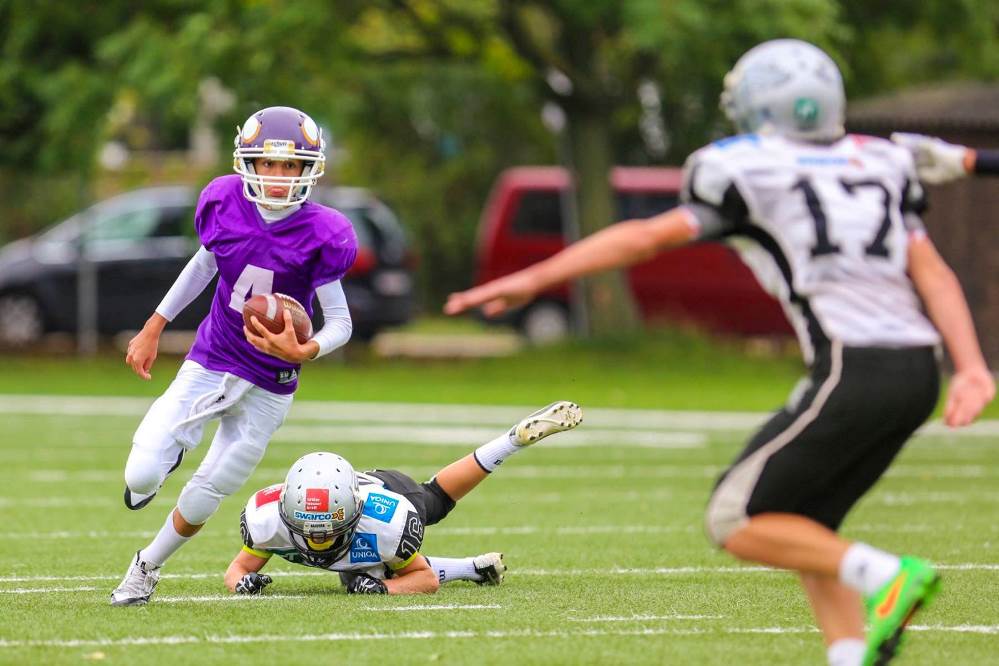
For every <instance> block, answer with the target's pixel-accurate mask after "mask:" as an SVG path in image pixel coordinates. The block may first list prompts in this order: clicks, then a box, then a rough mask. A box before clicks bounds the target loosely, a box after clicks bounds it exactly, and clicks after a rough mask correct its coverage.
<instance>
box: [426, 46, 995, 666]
mask: <svg viewBox="0 0 999 666" xmlns="http://www.w3.org/2000/svg"><path fill="white" fill-rule="evenodd" d="M845 101H846V100H845V96H844V93H843V82H842V79H841V77H840V73H839V70H838V68H837V67H836V64H835V63H834V62H833V61H832V59H831V58H829V56H827V55H826V54H825V53H823V52H822V51H821V50H819V49H818V48H816V47H814V46H812V45H811V44H807V43H805V42H800V41H797V40H776V41H773V42H767V43H764V44H762V45H760V46H758V47H756V48H754V49H752V50H751V51H749V52H748V53H747V54H746V55H744V56H743V57H742V58H741V59H740V60H739V61H738V63H736V66H735V67H734V69H733V70H732V72H730V73H729V74H728V75H727V76H726V77H725V86H724V93H723V94H722V106H723V108H724V109H725V111H726V113H727V114H728V116H729V118H731V119H732V120H733V121H734V122H735V124H736V126H737V127H739V129H740V130H741V131H744V132H752V133H751V134H743V135H740V136H736V137H732V138H729V139H725V140H723V141H719V142H717V143H715V144H713V145H710V146H707V147H705V148H702V149H701V150H699V151H697V152H695V153H694V154H693V155H691V157H690V158H689V159H688V161H687V164H686V167H685V183H684V191H683V198H684V202H685V205H683V206H681V207H679V208H676V209H674V210H672V211H668V212H666V213H663V214H661V215H657V216H655V217H652V218H649V219H647V220H630V221H625V222H621V223H619V224H614V225H612V226H610V227H608V228H606V229H604V230H602V231H599V232H597V233H595V234H593V235H592V236H589V237H588V238H584V239H583V240H581V241H579V242H578V243H574V244H573V245H570V246H569V247H567V248H566V249H565V250H563V251H562V252H560V253H559V254H557V255H555V256H553V257H551V258H549V259H546V260H544V261H542V262H539V263H538V264H535V265H534V266H531V267H529V268H526V269H524V270H522V271H518V272H516V273H513V274H511V275H508V276H506V277H503V278H499V279H498V280H495V281H493V282H489V283H487V284H484V285H481V286H479V287H476V288H474V289H470V290H468V291H466V292H463V293H457V294H452V295H451V297H450V298H449V299H448V302H447V304H446V306H445V312H446V313H448V314H456V313H459V312H462V311H464V310H467V309H469V308H473V307H478V306H482V308H483V310H484V312H485V314H487V315H496V314H499V313H501V312H503V311H505V310H507V309H509V308H513V307H517V306H521V305H524V304H526V303H528V302H530V300H531V299H533V298H534V297H535V296H536V295H537V294H539V293H542V292H544V291H546V290H547V289H550V288H552V287H553V286H555V285H558V284H560V283H562V282H565V281H566V280H569V279H572V278H575V277H579V276H582V275H586V274H589V273H595V272H598V271H602V270H609V269H613V268H620V267H623V266H628V265H631V264H636V263H639V262H641V261H645V260H647V259H649V258H650V257H652V256H653V255H654V254H655V253H657V252H660V251H662V250H665V249H667V248H670V247H675V246H678V245H682V244H684V243H689V242H694V241H697V240H713V239H725V240H729V241H731V243H732V245H733V246H734V247H735V248H736V249H737V250H738V251H739V252H740V254H741V255H742V257H743V259H744V260H745V261H746V263H747V264H748V265H749V266H750V268H752V269H753V270H754V272H755V273H756V275H757V278H758V279H759V281H760V283H761V285H763V286H765V287H767V288H768V289H770V291H771V293H772V294H773V295H774V296H775V297H777V298H779V299H780V300H781V302H782V304H783V305H784V309H785V312H786V313H787V314H788V317H789V318H790V319H791V322H792V324H793V325H794V328H795V330H796V331H797V333H798V338H799V341H800V344H801V348H802V352H803V354H804V356H805V358H806V361H807V362H808V365H809V366H810V376H809V377H808V378H807V381H805V382H803V383H802V384H801V385H800V390H796V391H795V392H794V394H793V395H792V396H791V397H790V398H789V400H788V403H787V405H786V406H785V407H784V408H783V409H781V410H780V411H779V412H777V414H776V415H774V416H773V418H771V419H770V421H768V422H767V423H766V424H765V425H764V426H763V427H762V429H761V430H760V431H759V432H758V433H757V434H756V435H755V436H754V437H753V438H752V439H750V441H749V442H748V444H747V445H746V448H745V449H744V450H743V452H742V454H741V455H740V456H739V457H738V458H737V459H736V460H735V462H734V463H733V464H732V466H731V467H730V468H729V469H728V470H727V471H726V472H725V473H724V474H723V475H722V477H721V478H720V479H719V480H718V483H717V485H716V487H715V490H714V493H713V494H712V497H711V501H710V503H709V505H708V511H707V527H708V532H709V534H710V535H711V538H712V539H713V540H714V542H715V543H716V544H718V545H719V546H722V547H723V548H725V549H726V550H728V551H729V552H730V553H732V554H733V555H735V556H736V557H739V558H741V559H744V560H750V561H756V562H762V563H764V564H768V565H770V566H774V567H780V568H784V569H791V570H793V571H796V572H797V573H798V574H799V576H800V579H801V583H802V585H803V587H804V588H805V592H806V594H807V595H808V598H809V601H810V602H811V605H812V609H813V611H814V612H815V616H816V618H817V620H818V625H819V627H820V628H821V630H822V632H823V634H824V637H825V640H826V643H827V645H828V648H827V650H828V652H827V654H828V659H829V663H830V664H835V665H836V666H857V665H859V664H861V663H863V664H884V663H887V662H888V661H889V660H890V659H892V657H893V656H894V654H895V652H896V650H897V648H898V645H899V641H900V639H901V636H902V631H903V630H904V628H905V626H906V624H907V623H908V621H909V619H910V618H911V616H912V613H913V612H914V611H915V610H916V609H918V608H919V607H920V606H921V605H923V604H925V603H927V602H928V601H929V600H930V599H931V598H932V597H933V595H934V594H935V592H936V591H937V587H938V585H939V578H938V576H937V574H936V573H935V571H934V570H933V568H932V567H931V566H930V565H929V564H928V563H926V562H924V561H923V560H920V559H916V558H910V557H903V558H900V557H898V556H896V555H893V554H891V553H887V552H885V551H882V550H878V549H876V548H873V547H871V546H868V545H866V544H863V543H851V542H849V541H847V540H845V539H843V538H842V537H840V536H839V535H838V534H837V533H836V530H838V529H839V526H840V524H841V522H842V521H843V518H844V517H845V516H846V514H847V512H848V511H849V510H850V508H851V507H852V506H853V505H854V504H855V503H856V501H857V500H858V499H859V498H860V497H861V496H863V495H864V493H866V492H867V490H868V489H870V487H871V486H872V485H874V483H875V482H876V481H877V480H878V479H879V478H880V477H881V475H882V474H883V473H884V471H885V470H886V469H887V467H888V466H889V465H890V464H891V461H892V460H893V459H894V457H895V456H896V455H897V454H898V452H899V451H900V450H901V448H902V446H903V444H904V443H905V441H906V440H907V439H908V438H909V436H910V435H911V434H912V433H913V432H914V431H915V430H916V428H918V427H919V426H920V425H921V424H922V423H923V422H924V421H925V420H926V418H928V417H929V415H930V414H931V413H932V411H933V407H934V405H935V404H936V401H937V394H938V382H939V376H938V369H937V363H936V359H935V353H934V348H935V346H936V345H937V344H938V343H939V342H940V339H941V336H942V338H943V342H944V343H945V345H946V347H947V350H948V352H949V353H950V357H951V360H952V361H953V363H954V368H955V373H954V376H953V377H952V379H951V382H950V387H949V389H948V395H947V403H946V407H945V408H944V421H945V422H946V423H947V424H948V425H950V426H952V427H958V426H963V425H967V424H968V423H970V422H971V421H972V420H974V419H975V418H976V417H977V416H978V414H979V413H980V412H981V410H982V409H983V407H984V406H985V405H986V404H987V403H988V402H989V401H990V400H991V399H992V397H993V396H994V395H995V384H994V381H993V378H992V375H991V374H990V372H989V370H988V368H987V367H986V364H985V360H984V358H983V357H982V353H981V350H980V348H979V345H978V340H977V338H976V336H975V331H974V326H973V324H972V321H971V315H970V313H969V311H968V306H967V303H966V302H965V300H964V295H963V293H962V292H961V287H960V284H959V283H958V281H957V279H956V278H955V276H954V274H953V272H952V271H951V270H950V268H949V267H948V266H947V265H946V264H945V263H944V261H943V260H942V259H941V257H940V256H939V255H938V254H937V252H936V250H935V249H934V247H933V243H932V242H930V239H929V238H928V237H927V235H926V232H925V230H924V229H923V226H922V223H921V220H920V218H919V216H918V213H919V211H920V210H921V209H922V208H923V195H922V192H923V190H922V188H921V187H920V184H919V182H918V181H917V179H916V174H915V169H914V165H913V160H912V155H911V154H910V153H909V152H908V151H907V150H905V149H903V148H900V147H899V146H896V145H895V144H893V143H891V142H889V141H885V140H883V139H877V138H874V137H862V136H852V135H845V134H844V130H843V118H844V114H845ZM931 321H932V323H931ZM934 325H935V326H934ZM862 599H863V602H864V603H863V605H862V604H861V600H862ZM865 605H866V608H867V611H868V613H867V623H868V634H867V642H866V645H865V641H864V614H863V608H864V606H865Z"/></svg>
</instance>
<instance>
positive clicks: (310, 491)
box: [280, 451, 363, 565]
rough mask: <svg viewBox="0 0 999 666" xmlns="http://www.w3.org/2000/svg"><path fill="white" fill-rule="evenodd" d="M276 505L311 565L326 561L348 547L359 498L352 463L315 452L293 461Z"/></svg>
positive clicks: (358, 515) (357, 517) (324, 453)
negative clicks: (278, 503) (278, 505)
mask: <svg viewBox="0 0 999 666" xmlns="http://www.w3.org/2000/svg"><path fill="white" fill-rule="evenodd" d="M280 504H281V507H280V508H281V510H280V515H281V521H282V522H284V524H285V526H286V527H287V528H288V529H289V530H290V531H291V540H292V542H293V543H294V544H295V548H296V549H298V551H299V552H300V553H301V554H302V555H303V556H305V558H306V559H307V560H308V561H309V562H310V563H314V564H320V565H329V564H332V563H333V562H335V561H336V560H339V559H340V558H342V557H343V556H344V555H345V554H346V553H347V551H348V550H350V543H351V537H352V536H353V534H354V528H355V527H357V523H358V521H359V520H360V519H361V510H362V508H363V502H362V501H361V493H360V491H359V490H358V488H357V474H355V472H354V467H353V466H352V465H351V464H350V463H349V462H347V461H346V460H344V459H343V458H342V457H340V456H338V455H336V454H335V453H329V452H326V451H319V452H316V453H310V454H308V455H305V456H302V457H301V458H299V459H298V460H296V461H295V464H294V465H292V466H291V469H290V470H288V475H287V476H286V477H285V480H284V488H283V490H282V491H281V500H280Z"/></svg>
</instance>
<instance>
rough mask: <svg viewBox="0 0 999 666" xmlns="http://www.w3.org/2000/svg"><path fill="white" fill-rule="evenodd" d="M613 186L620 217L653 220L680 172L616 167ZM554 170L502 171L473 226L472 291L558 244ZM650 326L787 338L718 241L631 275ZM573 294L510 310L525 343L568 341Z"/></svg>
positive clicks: (775, 311) (774, 308)
mask: <svg viewBox="0 0 999 666" xmlns="http://www.w3.org/2000/svg"><path fill="white" fill-rule="evenodd" d="M610 182H611V185H612V186H613V188H614V192H615V196H616V198H617V202H616V203H617V219H618V220H625V219H631V218H641V217H649V216H651V215H654V214H656V213H659V212H662V211H665V210H668V209H670V208H673V207H674V206H676V205H677V202H678V197H679V191H680V182H681V172H680V170H679V169H670V168H652V167H615V168H614V169H613V170H612V171H611V173H610ZM568 183H569V178H568V175H567V173H566V171H565V170H564V169H562V168H559V167H516V168H512V169H507V170H506V171H504V172H503V173H502V174H500V176H499V178H498V179H497V181H496V183H495V185H494V186H493V189H492V193H491V194H490V196H489V199H488V201H487V203H486V206H485V209H484V210H483V213H482V218H481V220H480V222H479V237H478V251H477V270H476V279H475V283H476V284H482V283H483V282H487V281H488V280H492V279H494V278H497V277H500V276H502V275H506V274H508V273H512V272H514V271H516V270H519V269H521V268H524V267H525V266H529V265H530V264H533V263H535V262H537V261H540V260H542V259H544V258H546V257H549V256H551V255H553V254H555V253H556V252H558V251H559V250H561V249H562V248H563V247H565V240H564V237H563V234H562V215H561V203H560V197H561V192H562V191H563V190H564V189H565V188H566V187H567V186H568ZM628 279H629V281H630V282H631V287H632V289H633V291H634V294H635V299H636V301H637V303H638V307H639V309H640V310H641V313H642V316H643V317H644V318H645V320H646V321H657V320H663V321H671V322H691V323H694V324H698V325H700V326H702V327H704V328H707V329H708V330H711V331H715V332H721V333H729V334H737V335H789V334H790V333H791V328H790V326H789V325H788V323H787V321H786V320H785V318H784V314H783V312H782V310H781V307H780V305H779V304H778V303H777V301H775V300H774V299H773V298H771V297H770V296H769V295H767V294H766V293H765V292H764V291H763V290H762V289H761V288H760V286H759V285H758V284H757V282H756V279H755V278H754V277H753V275H752V273H751V272H750V271H749V269H748V268H746V266H745V265H743V263H742V262H741V261H740V260H739V258H738V256H737V255H736V254H735V253H734V252H733V251H732V250H730V249H729V248H727V247H725V246H724V245H721V244H718V243H698V244H695V245H691V246H688V247H683V248H679V249H676V250H672V251H670V252H664V253H662V254H660V255H659V256H657V257H655V258H653V259H651V260H650V261H647V262H645V263H642V264H638V265H636V266H633V267H632V268H631V269H629V271H628ZM568 301H569V291H568V288H566V287H562V288H560V289H556V290H553V291H550V292H547V293H545V294H542V295H541V296H540V297H539V298H538V299H537V300H535V301H534V302H533V303H531V304H529V305H527V306H526V307H524V308H522V309H521V310H520V311H518V312H516V313H513V315H511V317H510V318H508V319H507V320H506V321H508V322H510V323H513V324H514V325H516V326H517V327H518V328H520V329H521V331H522V332H523V333H524V334H525V335H526V336H527V337H528V338H529V339H531V340H533V341H544V340H547V339H553V338H558V337H561V336H564V335H566V334H567V333H568V332H569V329H570V324H569V322H570V319H569V309H568Z"/></svg>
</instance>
